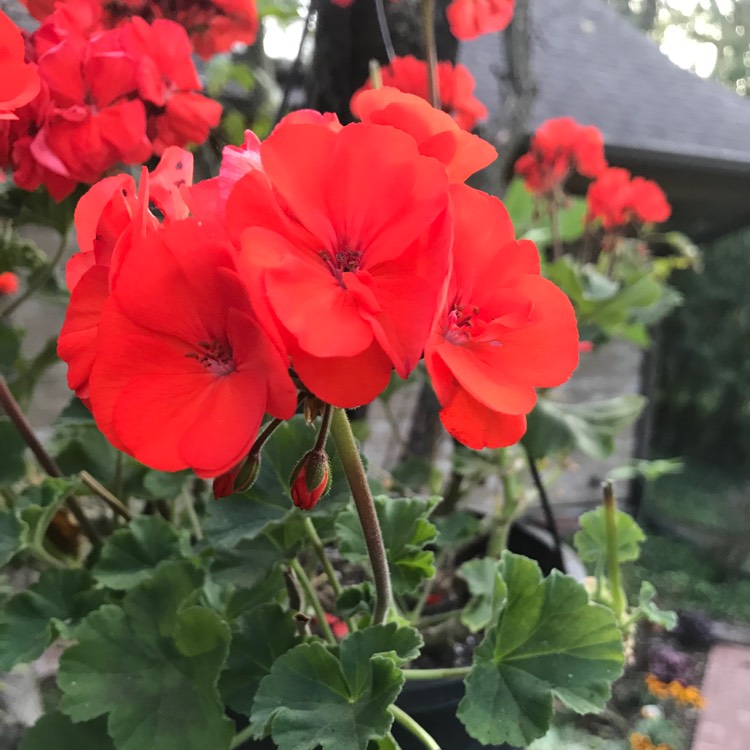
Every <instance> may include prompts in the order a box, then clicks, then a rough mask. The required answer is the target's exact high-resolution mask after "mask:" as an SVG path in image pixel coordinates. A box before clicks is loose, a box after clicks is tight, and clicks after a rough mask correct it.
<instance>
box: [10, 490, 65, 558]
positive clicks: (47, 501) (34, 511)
mask: <svg viewBox="0 0 750 750" xmlns="http://www.w3.org/2000/svg"><path fill="white" fill-rule="evenodd" d="M75 485H76V482H75V481H73V480H70V479H64V478H60V479H58V478H57V477H46V478H45V479H43V480H42V482H41V483H40V484H36V485H32V486H31V487H27V488H26V489H25V490H24V491H23V492H22V493H21V498H20V501H21V504H22V505H23V507H22V508H21V519H22V520H23V521H24V523H25V526H24V533H23V535H22V537H23V544H24V546H28V547H32V548H34V549H41V548H43V547H44V538H45V536H46V534H47V529H48V528H49V525H50V524H51V523H52V519H53V518H54V517H55V514H56V513H57V511H58V510H60V508H61V507H62V505H63V503H64V502H65V499H66V498H67V497H68V495H69V494H70V493H71V492H72V490H73V488H74V487H75Z"/></svg>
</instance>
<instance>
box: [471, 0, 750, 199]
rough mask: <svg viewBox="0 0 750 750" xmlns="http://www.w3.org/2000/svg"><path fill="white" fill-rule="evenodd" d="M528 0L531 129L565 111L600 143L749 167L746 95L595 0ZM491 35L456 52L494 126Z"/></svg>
mask: <svg viewBox="0 0 750 750" xmlns="http://www.w3.org/2000/svg"><path fill="white" fill-rule="evenodd" d="M531 6H532V17H533V20H534V24H533V54H534V68H535V70H536V79H537V85H538V87H539V93H538V95H537V98H536V101H535V105H534V108H533V111H532V116H531V122H530V123H529V125H530V129H531V130H533V129H534V128H535V127H536V126H537V125H539V123H541V122H543V121H544V120H546V119H548V118H551V117H560V116H562V115H570V116H572V117H574V118H575V119H576V120H578V121H579V122H581V123H585V124H594V125H597V126H598V127H599V128H601V130H602V131H603V132H604V136H605V141H606V143H607V146H608V148H613V149H616V150H620V149H627V150H637V151H640V152H644V153H643V155H644V156H645V155H646V153H650V154H653V155H654V156H657V157H659V159H660V161H663V160H664V159H665V158H667V159H668V160H671V157H674V160H675V161H679V162H683V163H684V162H685V159H686V158H688V159H690V161H691V163H693V164H694V165H695V166H696V167H698V166H699V165H700V164H701V163H703V164H709V163H710V164H712V165H713V167H714V168H715V169H721V170H722V171H723V170H726V171H729V172H735V173H738V172H740V173H750V98H748V99H745V98H743V97H740V96H738V95H736V94H734V93H732V92H731V91H729V90H727V89H726V88H724V87H723V86H722V85H721V84H719V83H717V82H715V81H712V80H704V79H701V78H698V77H697V76H696V75H694V74H692V73H690V72H688V71H685V70H682V69H681V68H679V67H677V66H676V65H674V64H673V63H672V62H671V61H670V60H669V59H668V58H667V57H665V56H664V55H663V54H662V53H661V52H660V51H659V48H658V47H657V45H656V44H655V43H654V42H653V41H652V40H650V39H649V38H648V37H646V36H645V35H644V34H643V33H642V32H641V31H639V30H638V29H637V28H635V27H634V26H633V25H631V24H630V23H629V22H628V21H627V20H626V19H624V18H622V17H621V16H619V15H618V14H617V12H615V11H614V10H613V9H612V8H611V7H610V6H608V5H607V4H606V2H605V1H604V0H531ZM501 43H502V42H498V37H497V35H494V34H493V35H488V36H484V37H480V38H479V39H477V40H475V41H473V42H469V43H465V44H463V45H462V48H461V52H460V58H461V62H463V63H464V64H465V65H467V66H468V67H469V68H470V69H471V71H472V73H473V74H474V76H475V77H476V79H477V93H478V96H479V98H480V99H482V101H484V103H485V104H486V105H487V106H488V107H489V109H490V112H491V116H492V117H493V120H492V122H493V123H495V122H496V123H498V124H499V125H500V127H502V123H503V120H502V112H501V111H499V110H500V107H501V102H502V101H503V99H504V92H503V87H504V86H505V85H506V84H504V83H502V81H498V76H497V73H498V72H500V75H501V77H502V71H503V68H504V65H505V61H504V55H503V53H502V51H501V49H500V47H499V44H501ZM748 202H749V203H750V201H748Z"/></svg>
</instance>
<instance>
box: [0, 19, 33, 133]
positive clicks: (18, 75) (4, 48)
mask: <svg viewBox="0 0 750 750" xmlns="http://www.w3.org/2000/svg"><path fill="white" fill-rule="evenodd" d="M38 93H39V74H38V73H37V71H36V67H35V66H34V65H30V64H28V63H26V62H25V61H24V41H23V37H22V36H21V32H20V30H19V29H18V27H17V26H16V25H15V24H14V23H13V21H11V20H10V18H8V16H6V15H5V13H3V12H2V11H0V120H15V119H17V117H16V115H15V110H16V109H18V108H19V107H22V106H23V105H24V104H28V103H29V102H30V101H31V100H32V99H33V98H34V97H35V96H36V95H37V94H38Z"/></svg>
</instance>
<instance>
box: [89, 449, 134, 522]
mask: <svg viewBox="0 0 750 750" xmlns="http://www.w3.org/2000/svg"><path fill="white" fill-rule="evenodd" d="M120 455H122V454H120ZM78 476H79V477H81V481H82V482H83V483H84V484H85V485H86V486H87V487H88V488H89V489H90V490H91V491H92V492H93V493H94V494H95V495H98V496H99V497H100V498H101V499H102V500H104V502H105V503H106V504H107V505H109V507H110V508H112V510H113V511H114V512H115V513H117V514H118V515H120V516H122V517H123V518H124V519H125V520H126V521H132V520H133V514H132V513H131V512H130V511H129V510H128V507H127V506H126V505H125V503H123V502H122V500H120V498H119V497H117V496H116V495H114V494H113V493H111V492H110V491H109V490H108V489H107V488H106V487H105V486H104V485H103V484H102V483H101V482H100V481H99V480H97V479H94V477H92V476H91V474H89V473H88V471H81V472H79V474H78Z"/></svg>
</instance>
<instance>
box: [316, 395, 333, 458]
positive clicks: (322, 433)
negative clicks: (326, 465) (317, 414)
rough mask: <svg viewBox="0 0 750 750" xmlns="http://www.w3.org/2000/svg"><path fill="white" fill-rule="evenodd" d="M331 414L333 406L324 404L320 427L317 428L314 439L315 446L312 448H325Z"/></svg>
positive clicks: (317, 449)
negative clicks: (316, 435)
mask: <svg viewBox="0 0 750 750" xmlns="http://www.w3.org/2000/svg"><path fill="white" fill-rule="evenodd" d="M332 414H333V407H332V406H331V405H330V404H326V405H325V406H324V407H323V415H322V416H321V418H320V429H319V430H318V439H317V440H316V441H315V448H314V449H313V450H316V451H323V450H325V447H326V443H327V442H328V433H329V432H330V431H331V415H332Z"/></svg>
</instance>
